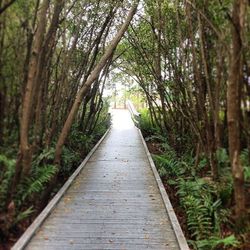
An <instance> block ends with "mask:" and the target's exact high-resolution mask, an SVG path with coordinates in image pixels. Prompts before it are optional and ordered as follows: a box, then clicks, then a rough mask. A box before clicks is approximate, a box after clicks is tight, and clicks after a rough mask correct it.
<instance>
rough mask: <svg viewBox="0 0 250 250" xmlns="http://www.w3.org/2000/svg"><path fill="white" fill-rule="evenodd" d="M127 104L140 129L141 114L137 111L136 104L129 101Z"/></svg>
mask: <svg viewBox="0 0 250 250" xmlns="http://www.w3.org/2000/svg"><path fill="white" fill-rule="evenodd" d="M126 104H127V109H128V110H129V112H130V115H131V118H132V120H133V122H134V124H135V126H136V127H138V128H139V126H140V119H141V114H140V113H139V112H138V111H137V110H136V108H135V106H134V104H133V103H132V102H131V101H130V100H127V102H126Z"/></svg>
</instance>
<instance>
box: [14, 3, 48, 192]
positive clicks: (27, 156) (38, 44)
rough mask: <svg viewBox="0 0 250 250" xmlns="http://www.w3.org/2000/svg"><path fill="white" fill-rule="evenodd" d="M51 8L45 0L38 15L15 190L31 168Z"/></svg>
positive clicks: (22, 120) (22, 116)
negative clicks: (37, 91) (33, 124)
mask: <svg viewBox="0 0 250 250" xmlns="http://www.w3.org/2000/svg"><path fill="white" fill-rule="evenodd" d="M48 6H49V0H44V1H43V3H42V5H41V9H40V11H39V13H38V25H37V31H36V34H35V36H34V43H33V48H32V52H31V58H30V61H29V71H28V77H27V84H26V87H25V92H24V97H23V103H22V115H21V119H20V151H19V156H18V159H17V163H16V172H15V177H14V182H13V188H14V187H15V186H16V184H17V183H18V182H19V180H20V178H21V176H25V175H27V174H28V173H29V171H30V166H31V160H32V159H31V158H32V154H31V146H30V144H29V128H30V115H31V112H32V103H33V97H34V88H35V83H36V81H35V79H36V74H37V69H38V60H39V54H40V52H41V49H42V44H43V40H44V33H45V30H46V24H47V20H46V14H47V9H48Z"/></svg>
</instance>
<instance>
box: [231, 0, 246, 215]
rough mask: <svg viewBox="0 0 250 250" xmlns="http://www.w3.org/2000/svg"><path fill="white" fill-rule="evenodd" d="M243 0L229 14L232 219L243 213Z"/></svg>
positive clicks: (237, 1)
mask: <svg viewBox="0 0 250 250" xmlns="http://www.w3.org/2000/svg"><path fill="white" fill-rule="evenodd" d="M245 8H246V1H245V3H244V1H242V0H235V1H234V4H233V13H232V22H233V24H232V28H231V33H232V49H231V54H230V69H229V81H228V87H227V123H228V141H229V155H230V162H231V168H232V174H233V181H234V199H235V214H236V218H237V219H240V218H242V217H243V216H244V214H245V212H246V207H245V190H244V174H243V167H242V166H241V163H240V112H241V107H240V106H241V96H240V92H241V87H242V69H243V64H242V49H243V45H242V32H243V29H244V15H245V13H244V12H245V11H244V9H245Z"/></svg>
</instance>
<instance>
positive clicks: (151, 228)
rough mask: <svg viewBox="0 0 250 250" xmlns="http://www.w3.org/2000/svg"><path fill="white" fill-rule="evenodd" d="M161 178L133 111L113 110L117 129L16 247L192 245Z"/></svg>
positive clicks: (160, 247)
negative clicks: (38, 224) (41, 220)
mask: <svg viewBox="0 0 250 250" xmlns="http://www.w3.org/2000/svg"><path fill="white" fill-rule="evenodd" d="M158 182H159V180H158V181H157V176H155V173H154V171H153V170H152V168H151V165H150V160H149V158H148V152H147V150H145V145H144V144H143V141H142V138H141V135H140V132H139V130H138V129H137V128H136V127H135V126H134V125H133V123H132V121H131V119H130V116H129V113H128V111H126V110H117V111H114V114H113V126H112V129H111V130H110V132H109V133H108V134H107V136H106V138H105V139H104V140H103V142H102V143H101V144H100V145H99V147H98V148H97V150H96V151H95V152H94V154H93V155H92V156H91V157H90V158H89V160H88V161H87V163H86V164H85V166H84V168H83V170H82V171H81V172H80V174H79V175H78V176H77V177H76V179H75V180H74V181H73V182H72V184H71V185H70V187H69V188H68V189H67V190H66V192H65V194H64V195H63V197H62V198H61V199H60V200H59V202H58V203H57V204H56V206H55V208H54V209H53V211H52V212H51V213H50V214H49V215H48V216H47V218H46V220H45V221H44V222H43V223H42V225H41V226H40V227H39V229H38V230H37V231H36V232H35V233H34V232H32V230H33V231H34V230H35V229H32V228H31V229H30V230H29V232H28V233H26V235H24V236H23V238H21V239H20V240H19V242H17V244H16V245H15V246H14V247H13V249H23V248H25V249H30V250H43V249H45V250H51V249H60V250H61V249H121V250H122V249H123V250H125V249H126V250H129V249H138V250H144V249H156V250H163V249H164V250H166V249H169V250H177V249H183V250H184V249H188V247H187V244H186V241H185V238H184V237H183V234H182V232H181V230H180V228H179V224H178V222H176V218H174V219H173V220H171V218H170V217H171V214H170V215H169V213H168V212H167V211H168V209H170V210H171V207H170V208H168V209H166V201H164V197H163V196H164V195H166V194H164V195H163V196H162V192H163V190H162V186H160V188H159V183H158ZM164 192H165V191H164ZM165 199H166V197H165ZM167 202H168V201H167ZM168 205H169V204H167V206H168ZM171 213H172V214H173V211H172V210H171ZM174 217H175V215H174ZM171 222H172V223H171ZM31 227H33V228H35V225H34V223H33V225H32V226H31ZM176 231H177V232H176ZM30 233H32V234H33V235H32V237H31V236H30ZM27 235H28V236H27ZM176 235H177V236H176ZM29 238H31V239H29ZM180 238H181V239H180ZM25 241H26V242H25ZM24 245H25V246H24Z"/></svg>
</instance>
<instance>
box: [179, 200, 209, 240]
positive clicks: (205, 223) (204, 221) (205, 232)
mask: <svg viewBox="0 0 250 250" xmlns="http://www.w3.org/2000/svg"><path fill="white" fill-rule="evenodd" d="M183 205H184V207H185V210H186V214H187V225H188V229H189V231H190V232H191V235H192V236H193V237H195V238H196V239H202V238H205V237H208V236H209V234H210V233H211V231H212V221H211V217H210V216H209V211H208V208H207V207H206V206H205V205H204V204H203V203H202V201H201V200H200V199H197V198H195V197H193V196H192V195H188V196H187V197H186V198H185V200H184V201H183Z"/></svg>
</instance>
